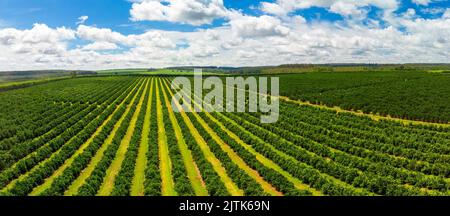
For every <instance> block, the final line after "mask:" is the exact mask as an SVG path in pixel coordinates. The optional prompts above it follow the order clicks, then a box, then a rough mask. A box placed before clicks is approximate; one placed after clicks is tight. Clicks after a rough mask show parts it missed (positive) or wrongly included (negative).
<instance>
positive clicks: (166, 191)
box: [156, 83, 177, 196]
mask: <svg viewBox="0 0 450 216" xmlns="http://www.w3.org/2000/svg"><path fill="white" fill-rule="evenodd" d="M160 84H161V83H160ZM160 91H162V87H160V85H157V87H156V113H157V121H158V146H159V161H160V164H159V165H160V167H159V168H160V172H161V183H162V188H161V193H162V195H163V196H176V195H177V192H176V191H175V183H174V181H173V175H172V161H171V160H170V156H169V147H168V146H167V134H166V130H165V128H164V119H163V118H164V116H163V110H162V109H163V108H162V104H161V103H162V101H161V96H160V94H161V93H160Z"/></svg>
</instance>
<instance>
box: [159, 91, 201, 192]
mask: <svg viewBox="0 0 450 216" xmlns="http://www.w3.org/2000/svg"><path fill="white" fill-rule="evenodd" d="M163 95H164V101H165V103H166V105H167V109H168V112H169V117H170V121H171V122H172V125H173V128H174V131H175V136H176V138H177V141H178V148H179V149H180V153H181V156H182V158H183V162H184V165H185V167H186V172H187V175H188V178H189V180H190V181H191V185H192V188H193V189H194V192H195V194H196V195H197V196H207V195H208V191H207V190H206V187H205V185H204V183H203V179H202V176H201V175H200V173H199V172H198V169H197V166H196V164H195V161H194V159H193V157H192V154H191V151H190V150H189V147H188V145H187V144H186V142H185V140H184V137H183V133H182V131H181V128H180V125H179V124H178V121H177V119H176V117H175V114H174V112H173V109H172V108H171V103H170V102H169V99H168V97H167V94H166V92H165V91H163Z"/></svg>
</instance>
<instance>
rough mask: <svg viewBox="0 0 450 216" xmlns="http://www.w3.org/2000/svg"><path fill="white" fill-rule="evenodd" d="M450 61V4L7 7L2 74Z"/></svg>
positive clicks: (345, 1)
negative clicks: (175, 67) (47, 71)
mask: <svg viewBox="0 0 450 216" xmlns="http://www.w3.org/2000/svg"><path fill="white" fill-rule="evenodd" d="M294 63H450V0H64V1H62V0H0V71H11V70H35V69H81V70H97V69H113V68H159V67H169V66H192V65H195V66H198V65H204V66H209V65H211V66H263V65H280V64H294Z"/></svg>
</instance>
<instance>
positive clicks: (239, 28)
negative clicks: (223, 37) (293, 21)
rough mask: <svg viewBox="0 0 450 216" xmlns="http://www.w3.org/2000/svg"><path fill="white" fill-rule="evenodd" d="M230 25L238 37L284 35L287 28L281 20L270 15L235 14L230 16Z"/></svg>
mask: <svg viewBox="0 0 450 216" xmlns="http://www.w3.org/2000/svg"><path fill="white" fill-rule="evenodd" d="M230 25H231V28H232V30H233V32H234V33H235V34H236V35H237V36H239V37H268V36H286V35H288V34H289V28H288V27H286V26H284V25H283V24H282V23H281V20H280V19H278V18H275V17H272V16H267V15H263V16H260V17H253V16H246V15H242V14H235V15H233V16H231V19H230Z"/></svg>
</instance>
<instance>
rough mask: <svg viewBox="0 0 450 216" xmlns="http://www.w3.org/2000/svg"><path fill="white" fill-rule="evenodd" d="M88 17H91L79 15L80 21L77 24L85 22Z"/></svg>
mask: <svg viewBox="0 0 450 216" xmlns="http://www.w3.org/2000/svg"><path fill="white" fill-rule="evenodd" d="M88 19H89V17H88V16H80V17H78V22H77V23H76V24H77V25H81V24H84V23H85V22H86V21H87V20H88Z"/></svg>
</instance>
